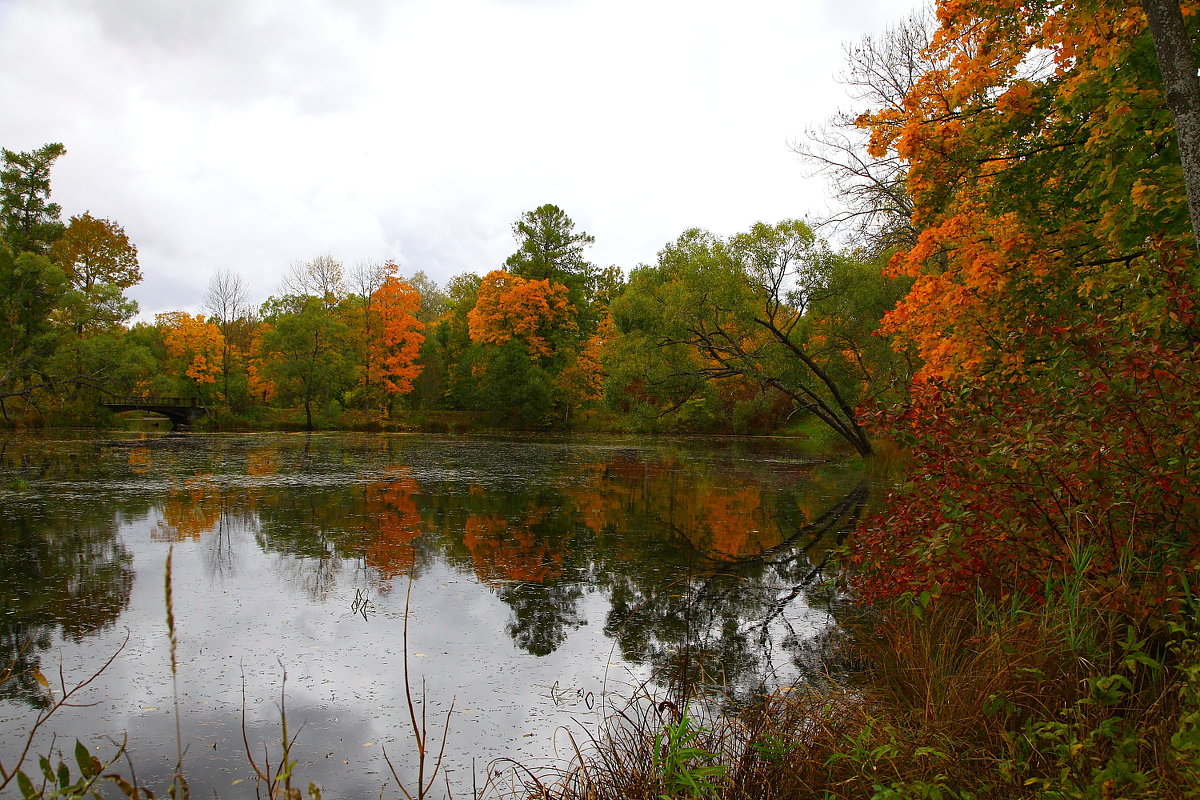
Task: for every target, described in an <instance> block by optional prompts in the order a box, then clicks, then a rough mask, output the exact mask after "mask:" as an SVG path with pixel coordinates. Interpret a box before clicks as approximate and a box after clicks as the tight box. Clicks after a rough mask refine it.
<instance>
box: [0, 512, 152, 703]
mask: <svg viewBox="0 0 1200 800" xmlns="http://www.w3.org/2000/svg"><path fill="white" fill-rule="evenodd" d="M116 517H117V512H114V510H112V509H111V508H106V509H103V510H101V509H100V508H99V506H98V504H95V503H88V504H74V503H65V502H55V503H53V504H51V503H38V504H36V505H24V504H20V505H9V506H6V507H5V508H4V509H3V512H2V514H0V574H3V575H4V576H5V578H4V583H5V586H4V590H3V593H2V596H0V610H2V613H0V671H2V670H3V669H5V668H6V667H8V665H9V664H13V665H14V666H15V669H14V671H13V677H12V678H11V679H10V680H9V681H7V682H6V683H4V684H2V685H0V698H3V699H19V700H23V701H25V702H28V703H30V704H32V705H34V706H37V707H39V708H40V707H44V706H45V705H47V704H48V702H49V699H50V698H49V695H48V694H47V690H46V689H44V688H43V687H42V686H41V685H39V684H38V683H37V681H36V680H35V679H34V676H33V670H34V669H35V668H38V667H39V663H40V656H41V653H42V652H43V651H45V650H46V649H48V648H50V647H51V646H53V644H54V640H55V633H56V631H57V632H60V633H61V635H62V636H63V637H65V638H68V639H71V640H74V641H76V642H78V641H80V640H82V639H83V638H84V637H86V636H88V635H89V634H92V633H95V632H97V631H99V630H102V629H104V628H106V627H108V626H109V625H112V624H113V623H114V622H115V621H116V620H117V618H118V617H119V616H120V615H121V612H122V611H124V609H125V607H126V606H127V605H128V604H129V596H130V592H131V590H132V588H133V569H132V566H131V565H132V562H133V556H132V555H131V554H130V553H129V551H128V550H126V549H125V547H124V545H123V544H122V543H121V541H120V539H119V538H118V537H117V523H116Z"/></svg>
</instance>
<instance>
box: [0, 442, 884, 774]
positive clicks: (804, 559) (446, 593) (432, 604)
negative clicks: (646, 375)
mask: <svg viewBox="0 0 1200 800" xmlns="http://www.w3.org/2000/svg"><path fill="white" fill-rule="evenodd" d="M194 440H195V441H196V442H201V443H203V445H202V446H200V445H197V446H192V445H190V444H185V443H179V442H175V443H172V444H171V445H170V447H164V448H161V449H156V450H153V455H152V458H151V468H150V469H149V471H148V472H147V473H146V474H144V475H143V474H139V473H138V471H139V470H143V469H144V468H145V465H144V464H143V463H142V461H141V460H139V459H134V460H133V461H131V460H130V458H129V455H130V454H129V452H128V450H126V449H121V448H115V447H114V448H97V449H96V450H95V453H94V456H93V458H92V460H88V459H86V458H82V457H80V458H79V459H77V460H76V461H75V462H74V464H73V465H72V464H70V463H68V462H64V469H66V468H67V467H70V468H71V469H76V468H78V469H80V470H81V471H82V474H83V475H84V476H85V477H87V478H88V480H87V481H86V482H84V481H77V480H65V479H63V478H65V477H66V476H65V475H54V474H50V475H49V476H48V479H47V480H46V481H44V482H42V483H39V484H38V486H37V487H36V491H37V492H38V493H39V496H41V497H44V498H46V504H47V505H48V506H50V507H53V508H55V509H57V510H58V511H59V513H58V514H57V515H51V516H50V517H48V518H47V524H53V525H58V526H59V527H60V528H61V529H69V528H70V526H71V525H72V524H75V522H74V521H76V520H78V519H80V518H82V517H83V516H84V515H86V514H87V513H92V514H96V515H99V516H101V517H105V518H106V519H107V520H108V524H109V527H110V528H111V529H112V530H114V531H116V530H117V529H118V527H119V534H114V535H113V536H114V538H113V541H114V542H116V545H115V546H117V547H119V548H123V551H124V552H126V553H127V554H128V556H129V557H130V559H131V563H132V565H133V567H131V568H129V569H130V575H131V578H130V580H131V581H132V574H133V572H132V569H133V568H136V576H137V578H136V582H134V583H133V586H132V588H131V589H128V588H127V589H126V590H125V591H126V595H127V597H128V605H127V607H126V604H125V603H124V602H122V603H121V604H119V605H120V608H119V609H118V612H117V613H118V614H119V625H120V626H123V627H124V626H127V627H128V628H129V629H130V636H131V638H130V645H129V647H128V648H127V652H126V653H123V654H122V656H121V658H120V659H119V660H118V662H117V663H116V664H114V665H113V668H112V669H111V670H110V673H109V674H107V675H106V676H104V677H103V679H102V681H101V682H100V685H98V687H97V689H96V692H95V693H94V696H93V699H98V700H99V705H97V706H96V707H94V708H92V709H76V710H74V711H73V712H72V716H71V717H70V718H69V719H66V718H64V720H63V721H62V722H61V723H60V727H58V728H57V730H58V731H59V732H60V733H63V734H64V735H68V736H69V735H74V734H76V733H79V732H81V731H86V732H88V733H91V734H95V735H98V736H105V735H107V736H119V735H120V734H121V733H122V732H123V731H129V732H130V734H131V736H132V737H134V738H135V739H138V740H139V741H145V742H147V743H148V744H146V746H147V747H152V748H153V747H159V744H160V743H159V742H158V741H157V740H156V739H153V737H157V736H160V735H166V734H170V736H169V741H170V743H171V744H170V747H167V746H166V745H162V746H163V747H167V752H168V755H170V758H171V759H172V760H173V755H171V754H172V753H173V734H171V733H170V732H171V730H173V728H172V727H171V726H172V725H173V723H171V722H170V720H169V716H163V714H161V713H160V712H144V711H143V710H142V709H144V708H147V707H155V708H158V709H166V708H170V707H171V697H170V675H169V671H168V669H167V666H166V665H167V663H168V659H167V655H166V644H167V642H166V635H165V630H164V627H165V626H164V624H163V621H162V620H163V605H162V604H163V599H162V567H163V561H164V559H165V554H166V548H167V543H166V541H162V540H160V539H164V538H171V539H173V540H176V541H177V543H176V544H175V557H174V567H175V576H174V578H175V580H174V589H175V607H176V617H177V623H178V629H179V637H180V648H179V656H180V664H181V670H180V693H181V698H180V699H181V702H182V704H183V708H184V717H185V724H186V725H187V726H189V730H191V731H194V733H193V734H190V735H191V736H193V737H194V738H193V739H192V752H191V753H189V762H191V761H192V759H193V757H194V758H195V763H196V767H195V769H197V770H200V769H201V768H202V767H203V765H206V764H211V765H213V766H212V770H214V771H215V770H217V769H227V768H229V767H228V765H229V764H230V763H233V764H234V765H235V766H234V767H233V768H232V769H234V770H235V771H236V770H237V769H241V768H242V767H243V760H244V754H240V748H230V749H226V746H225V745H224V744H223V743H221V742H219V741H217V738H213V742H216V743H217V748H216V749H215V750H213V751H212V752H209V751H210V750H212V748H211V747H209V746H208V745H209V744H211V742H209V741H208V739H206V738H205V737H206V736H207V735H210V734H211V736H212V737H226V736H228V734H229V726H230V725H233V726H234V728H233V729H234V730H235V731H236V720H237V718H238V708H239V707H240V703H241V681H242V675H243V673H244V674H245V676H246V690H247V697H248V698H249V699H250V708H249V719H250V721H251V725H252V727H253V730H255V731H260V730H264V731H270V730H271V727H270V726H271V725H273V723H274V721H275V718H276V713H277V712H276V704H277V698H278V690H279V686H278V681H279V661H280V660H282V661H283V663H284V664H285V665H286V667H287V670H288V676H289V679H288V696H289V707H290V708H292V709H293V714H292V722H293V726H296V725H298V724H299V723H300V722H302V721H304V720H305V719H306V720H307V727H306V728H305V730H304V731H303V732H302V733H301V735H300V743H299V747H300V752H301V753H302V754H305V755H303V756H302V767H301V770H300V771H301V773H303V772H304V767H303V765H304V764H305V763H307V762H305V760H304V759H308V760H309V761H310V762H311V768H312V769H313V770H315V771H317V772H318V773H319V775H318V777H319V778H320V782H321V783H324V784H326V788H327V789H329V788H331V787H333V786H335V785H337V786H341V785H342V784H341V783H339V782H340V781H342V778H339V777H337V775H338V774H339V773H338V772H337V770H338V769H341V768H342V767H344V768H345V769H346V770H348V771H347V773H346V774H347V775H348V776H350V777H347V778H346V780H348V781H353V780H359V779H360V778H362V777H363V776H364V775H368V776H369V777H370V779H371V780H378V783H382V782H383V780H384V778H385V777H386V775H385V771H386V768H385V767H384V766H383V765H382V761H381V760H378V756H377V754H376V752H374V751H375V748H374V747H373V748H362V743H363V742H365V741H375V742H376V743H377V744H376V747H378V746H380V745H381V744H382V743H383V742H385V741H386V742H389V745H388V747H389V752H392V753H394V754H400V756H401V757H402V756H403V754H404V753H406V752H407V747H408V745H407V744H406V742H407V741H408V740H407V736H408V733H407V732H406V727H405V726H406V724H407V723H406V720H407V709H406V707H405V706H404V700H403V680H402V666H403V665H402V657H401V652H402V643H401V642H402V629H403V617H404V602H405V595H406V591H405V589H406V587H407V582H406V580H405V578H404V575H405V573H406V572H408V571H409V570H411V571H412V572H413V574H414V575H415V576H416V578H415V583H414V585H413V589H412V609H411V618H410V631H409V641H410V649H411V652H412V653H413V655H412V657H411V659H410V666H411V667H412V670H413V677H414V680H415V681H416V682H418V684H419V681H421V680H422V679H423V680H424V681H425V682H426V688H427V691H428V696H429V699H430V704H431V705H430V718H431V719H434V718H437V719H439V720H440V714H438V713H436V712H437V711H438V709H444V708H446V707H447V706H448V704H449V702H450V699H451V698H456V706H457V708H458V709H459V711H457V712H456V714H455V718H454V719H453V720H452V723H451V727H452V734H451V739H450V752H451V754H452V759H455V761H454V764H455V766H456V768H458V769H459V770H463V771H466V770H469V768H470V759H471V757H472V756H474V757H477V758H479V759H480V764H481V765H482V762H483V761H484V760H486V759H487V758H488V757H492V756H502V755H513V754H516V755H524V756H526V757H529V758H539V757H542V756H545V755H547V754H548V753H549V752H550V742H551V738H552V735H553V729H554V727H555V725H557V724H559V723H569V722H570V719H571V718H572V715H573V714H579V713H582V712H581V709H579V708H577V707H571V708H568V707H565V706H559V705H556V702H555V698H556V697H557V695H556V694H555V692H552V691H551V687H553V686H555V684H557V685H558V686H559V687H572V688H574V689H581V690H583V691H585V692H589V691H590V692H593V693H594V694H596V695H598V694H600V692H601V691H602V690H603V687H604V686H605V682H606V680H607V681H608V685H609V687H610V688H612V686H613V685H614V684H626V683H628V682H636V680H640V679H643V678H646V677H648V675H649V672H650V670H651V669H653V670H657V671H658V672H659V674H660V676H661V677H662V679H663V680H664V681H667V680H670V679H671V678H672V677H673V676H677V675H678V674H680V673H679V667H678V657H679V654H680V653H681V652H690V653H694V654H695V655H696V656H697V658H696V659H693V661H692V663H693V664H697V665H698V664H702V663H708V664H719V665H720V666H721V667H722V668H724V669H725V670H726V671H727V672H726V675H725V677H726V678H728V677H729V676H730V675H734V674H735V673H740V674H738V675H737V676H735V677H734V678H733V679H732V680H731V681H730V683H729V685H730V686H731V687H733V688H741V687H745V686H747V685H748V684H749V683H750V682H753V681H756V680H758V679H760V678H761V676H763V675H764V674H770V673H771V672H773V671H776V670H778V671H779V672H780V678H781V679H785V680H786V679H787V674H788V669H789V668H790V667H791V664H790V661H792V660H795V659H796V658H798V657H799V656H800V654H801V653H802V651H803V649H804V646H805V641H806V640H807V639H809V638H810V637H811V636H812V635H813V634H815V633H818V632H819V631H820V630H821V629H822V628H823V627H825V626H827V625H828V624H829V623H830V621H831V617H830V615H829V613H828V612H827V611H823V610H820V609H819V608H814V607H813V606H815V605H819V603H817V602H816V601H817V598H816V597H810V589H809V587H810V586H811V581H812V576H813V575H814V574H816V573H815V572H814V570H816V569H817V568H818V567H819V565H820V563H821V559H822V557H823V556H822V552H823V548H824V547H825V544H821V543H820V542H821V541H825V540H826V539H827V538H828V537H827V536H825V534H822V535H821V536H820V537H819V536H817V533H818V531H816V529H815V528H806V526H813V525H816V524H817V523H819V522H820V521H821V520H823V519H825V517H826V515H827V510H828V509H830V508H831V507H835V506H838V505H839V502H840V501H839V498H841V497H843V495H845V493H846V492H847V491H848V490H851V489H852V488H853V487H854V486H856V485H857V483H856V482H857V477H856V476H854V475H852V474H850V473H839V472H838V471H837V470H836V469H835V470H832V471H827V473H820V474H818V473H816V472H814V470H813V468H812V467H811V466H810V465H807V464H806V463H805V462H804V461H803V460H802V459H799V458H796V459H792V458H790V457H789V456H788V454H787V452H786V450H784V451H783V452H781V453H780V452H776V453H775V454H774V458H773V461H772V463H763V462H762V461H761V460H759V458H758V456H762V455H771V452H772V451H771V447H774V448H776V450H778V449H780V448H781V447H782V446H781V445H779V444H778V443H776V444H774V445H772V446H771V447H768V446H766V445H761V444H755V445H754V446H753V447H750V448H749V449H748V450H739V449H738V448H736V447H730V446H724V445H723V446H722V447H720V448H718V449H717V450H716V451H712V452H710V451H707V450H705V449H704V448H703V447H702V446H697V445H692V444H687V445H678V446H677V445H674V444H668V445H667V446H664V447H655V446H651V445H649V444H647V443H645V442H644V441H641V440H639V441H638V443H637V444H636V445H635V444H633V443H631V441H630V440H621V441H618V442H611V443H610V442H608V441H604V442H602V443H600V444H594V445H589V444H587V443H586V442H584V443H583V444H577V443H574V442H570V441H565V440H557V441H555V440H552V441H549V442H543V441H539V440H537V439H533V438H526V439H523V440H521V441H517V442H515V443H507V442H504V441H498V440H484V439H453V438H449V437H427V436H421V437H413V436H361V437H359V436H353V435H347V436H316V437H304V436H258V435H254V436H224V437H221V436H216V437H194ZM81 452H82V450H81ZM855 491H857V490H855ZM851 494H853V492H851ZM851 505H853V504H851ZM847 508H849V507H847ZM858 508H859V510H861V504H859V506H858ZM838 513H839V514H841V516H840V517H838V518H839V519H841V522H839V523H837V524H834V523H833V522H830V524H829V525H828V526H827V530H826V532H825V533H826V534H830V535H834V534H836V533H837V532H838V531H839V530H840V529H841V527H844V525H845V524H847V523H846V520H848V519H850V518H851V517H852V516H853V514H852V513H849V512H848V511H847V509H842V511H841V512H838ZM835 516H837V515H835ZM30 519H36V517H33V516H31V517H30ZM118 520H119V523H118ZM37 524H42V523H41V522H40V521H39V522H38V523H37ZM164 530H175V531H180V530H184V531H186V532H187V535H179V536H172V537H165V536H163V534H162V531H164ZM798 531H799V532H804V531H807V534H812V536H811V537H810V538H811V539H813V540H814V541H817V542H818V543H817V544H814V543H813V542H812V541H809V539H805V538H804V537H803V536H800V538H793V537H795V536H797V535H798V534H797V532H798ZM156 532H157V533H156ZM807 534H805V535H807ZM822 537H825V538H824V539H822ZM714 545H715V546H716V549H717V551H718V552H717V556H718V558H716V559H713V558H709V557H708V556H709V554H710V549H711V548H712V547H713V546H714ZM764 548H765V552H764ZM90 557H91V556H88V558H90ZM681 576H686V577H681ZM357 590H363V591H367V592H369V593H370V598H371V613H370V614H369V615H367V618H365V619H364V617H363V616H362V615H360V614H356V613H355V612H354V609H353V607H352V606H353V601H354V599H355V597H356V591H357ZM28 592H29V593H30V594H34V593H35V592H34V590H33V589H29V590H28ZM115 633H116V631H109V632H108V633H107V634H104V633H102V634H96V635H89V636H87V637H85V638H83V639H81V640H80V641H78V642H73V641H70V640H69V639H67V640H64V638H63V637H62V636H60V635H53V636H51V637H50V638H49V640H47V642H46V645H47V646H52V647H56V648H61V649H62V651H63V655H64V658H65V660H66V663H68V664H71V665H80V666H82V665H86V664H90V665H94V664H95V663H98V662H99V661H102V660H103V658H104V657H106V656H107V655H108V654H109V653H110V652H111V650H109V649H108V648H110V647H112V646H114V643H113V638H112V634H115ZM418 654H419V655H418ZM706 660H707V662H706ZM610 661H612V662H614V664H615V665H616V666H614V667H609V662H610ZM710 674H715V668H710ZM693 677H694V676H693ZM435 704H436V705H435ZM148 714H149V715H150V716H147V715H148ZM156 715H157V716H156ZM230 720H232V722H230ZM438 724H440V722H439V723H438ZM164 725H165V726H167V730H166V734H164V733H163V731H162V726H164ZM526 733H532V734H534V735H533V736H531V737H526V736H524V734H526ZM360 739H361V741H360ZM7 741H8V739H6V738H5V737H4V735H3V734H0V750H2V749H3V747H5V746H7V745H5V744H4V742H7ZM234 741H235V743H239V744H240V734H239V735H238V736H235V737H234ZM390 743H395V744H394V745H393V744H390ZM355 748H357V749H355ZM202 750H203V751H204V752H200V751H202ZM235 750H236V752H235ZM368 751H370V753H371V755H372V756H374V757H375V758H376V759H377V761H376V762H375V765H374V766H369V765H367V766H364V765H365V764H366V762H364V761H363V753H364V752H368ZM153 752H158V751H157V750H155V751H153ZM330 753H333V755H329V756H328V758H327V757H326V756H327V754H330ZM348 753H354V754H357V755H355V756H354V757H349V756H348V755H347V754H348ZM193 754H194V756H193ZM343 760H349V761H351V762H352V764H353V765H354V766H353V767H349V766H347V765H341V761H343ZM334 762H336V764H335V763H334ZM156 763H157V762H156ZM397 763H399V762H397ZM338 765H340V766H338ZM151 767H152V765H151V764H149V763H147V766H146V769H150V768H151ZM203 769H208V767H203ZM371 769H374V770H376V774H375V775H371V774H370V772H369V770H371ZM326 775H328V776H330V777H329V778H328V780H327V779H326V778H325V777H324V776H326ZM224 777H226V775H225V774H221V775H219V776H218V777H216V778H213V779H212V785H213V787H214V788H216V789H217V790H218V791H219V793H220V794H221V796H230V789H229V787H228V786H227V785H226V786H220V785H218V784H219V781H220V780H223V779H224ZM306 777H307V776H306ZM345 785H346V786H347V787H349V788H348V789H347V791H345V792H343V791H341V790H337V791H336V792H333V793H335V794H339V795H342V794H346V795H354V796H364V795H365V794H367V793H366V792H363V791H361V790H362V789H363V788H364V785H363V784H360V783H354V784H353V785H351V784H349V783H347V784H345ZM377 785H378V784H374V787H377ZM468 785H469V781H468ZM195 788H196V786H195V785H193V789H195ZM370 791H371V793H374V792H375V791H377V788H371V789H370ZM328 794H330V793H329V792H327V795H328ZM197 796H199V795H197Z"/></svg>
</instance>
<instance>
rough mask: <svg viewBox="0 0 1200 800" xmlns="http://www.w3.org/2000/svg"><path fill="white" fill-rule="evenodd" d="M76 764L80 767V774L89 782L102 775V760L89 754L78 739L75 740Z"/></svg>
mask: <svg viewBox="0 0 1200 800" xmlns="http://www.w3.org/2000/svg"><path fill="white" fill-rule="evenodd" d="M75 763H76V764H78V765H79V773H80V774H81V775H82V776H83V777H85V778H87V779H88V780H91V779H92V778H94V777H96V776H97V775H99V774H100V767H101V764H100V759H98V758H96V757H95V756H93V755H92V754H91V753H89V752H88V749H87V748H86V747H84V746H83V742H81V741H79V740H78V739H76V740H75Z"/></svg>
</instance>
